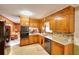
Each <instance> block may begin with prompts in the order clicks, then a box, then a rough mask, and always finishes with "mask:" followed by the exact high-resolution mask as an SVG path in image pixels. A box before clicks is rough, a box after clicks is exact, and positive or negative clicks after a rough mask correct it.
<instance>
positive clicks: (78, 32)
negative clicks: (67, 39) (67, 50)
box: [74, 7, 79, 54]
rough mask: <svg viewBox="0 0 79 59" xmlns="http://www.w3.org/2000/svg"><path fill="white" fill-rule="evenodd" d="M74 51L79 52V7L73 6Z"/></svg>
mask: <svg viewBox="0 0 79 59" xmlns="http://www.w3.org/2000/svg"><path fill="white" fill-rule="evenodd" d="M74 44H75V46H74V50H75V51H74V53H75V54H79V7H76V8H75V33H74Z"/></svg>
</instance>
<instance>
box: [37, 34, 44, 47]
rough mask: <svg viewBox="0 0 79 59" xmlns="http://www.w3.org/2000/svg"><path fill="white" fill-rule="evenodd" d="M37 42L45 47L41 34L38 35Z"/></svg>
mask: <svg viewBox="0 0 79 59" xmlns="http://www.w3.org/2000/svg"><path fill="white" fill-rule="evenodd" d="M38 43H39V44H40V45H41V46H42V47H43V48H44V47H45V39H44V37H43V36H40V35H39V39H38Z"/></svg>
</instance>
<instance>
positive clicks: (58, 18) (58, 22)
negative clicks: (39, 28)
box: [48, 6, 75, 32]
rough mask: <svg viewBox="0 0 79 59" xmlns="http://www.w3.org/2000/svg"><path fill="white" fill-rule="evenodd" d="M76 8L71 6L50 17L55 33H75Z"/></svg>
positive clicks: (51, 27) (51, 26)
mask: <svg viewBox="0 0 79 59" xmlns="http://www.w3.org/2000/svg"><path fill="white" fill-rule="evenodd" d="M74 12H75V11H74V8H73V7H71V6H69V7H67V8H65V9H63V10H60V11H58V12H56V13H54V14H53V15H50V17H48V19H49V21H50V29H52V30H53V32H74V16H75V13H74Z"/></svg>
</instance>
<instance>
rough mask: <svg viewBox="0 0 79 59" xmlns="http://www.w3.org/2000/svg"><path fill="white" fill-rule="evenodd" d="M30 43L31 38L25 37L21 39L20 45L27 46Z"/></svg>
mask: <svg viewBox="0 0 79 59" xmlns="http://www.w3.org/2000/svg"><path fill="white" fill-rule="evenodd" d="M28 44H29V39H28V38H24V39H21V40H20V46H25V45H28Z"/></svg>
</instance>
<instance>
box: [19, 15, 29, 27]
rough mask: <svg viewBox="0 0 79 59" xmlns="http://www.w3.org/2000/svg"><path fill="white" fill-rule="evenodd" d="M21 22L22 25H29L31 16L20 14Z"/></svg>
mask: <svg viewBox="0 0 79 59" xmlns="http://www.w3.org/2000/svg"><path fill="white" fill-rule="evenodd" d="M20 24H21V25H22V26H29V17H26V16H20Z"/></svg>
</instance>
